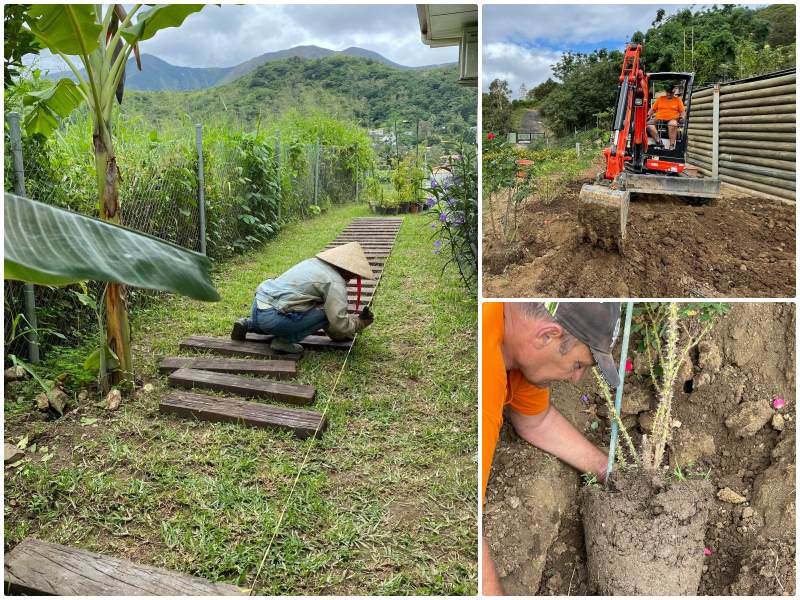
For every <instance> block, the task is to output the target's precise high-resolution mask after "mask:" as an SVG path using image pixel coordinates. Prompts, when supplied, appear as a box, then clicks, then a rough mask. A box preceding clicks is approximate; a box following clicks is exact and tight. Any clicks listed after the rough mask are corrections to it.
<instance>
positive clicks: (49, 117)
mask: <svg viewBox="0 0 800 600" xmlns="http://www.w3.org/2000/svg"><path fill="white" fill-rule="evenodd" d="M22 102H23V104H24V105H25V106H32V107H33V108H32V109H31V111H30V113H28V116H27V117H26V118H25V130H26V131H27V132H28V134H29V135H33V134H35V133H41V134H42V135H44V136H45V137H47V136H49V135H50V134H51V133H52V132H53V130H54V129H55V128H56V127H58V119H56V117H57V116H58V117H61V118H62V119H63V118H65V117H68V116H69V115H70V114H72V111H73V110H75V109H76V108H78V107H79V106H80V105H81V104H82V103H83V96H82V95H81V92H80V88H79V87H78V86H77V85H76V83H75V82H74V81H72V80H71V79H68V78H64V79H59V80H58V82H56V84H55V85H53V86H51V87H49V88H46V89H44V90H41V91H38V92H30V93H28V94H25V96H24V98H23V99H22ZM38 113H41V114H38Z"/></svg>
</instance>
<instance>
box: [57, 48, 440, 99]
mask: <svg viewBox="0 0 800 600" xmlns="http://www.w3.org/2000/svg"><path fill="white" fill-rule="evenodd" d="M328 56H353V57H359V58H366V59H370V60H374V61H375V62H377V63H380V64H383V65H386V66H389V67H393V68H395V69H409V70H412V69H416V70H420V69H423V70H424V69H429V68H436V67H438V66H450V65H426V66H423V67H407V66H405V65H400V64H398V63H396V62H393V61H391V60H389V59H388V58H386V57H385V56H383V55H381V54H378V53H377V52H373V51H372V50H366V49H364V48H357V47H355V46H353V47H350V48H346V49H344V50H329V49H328V48H321V47H319V46H295V47H293V48H287V49H285V50H278V51H276V52H266V53H264V54H260V55H259V56H255V57H253V58H251V59H249V60H246V61H244V62H242V63H239V64H238V65H234V66H232V67H180V66H177V65H173V64H170V63H168V62H167V61H165V60H162V59H161V58H158V57H157V56H153V55H152V54H143V55H142V70H141V71H139V70H138V69H137V68H136V61H135V59H133V58H131V59H129V60H128V62H127V63H126V66H125V69H126V79H125V88H126V89H128V90H149V91H157V90H159V91H160V90H174V91H186V90H199V89H205V88H209V87H213V86H215V85H221V84H224V83H230V82H232V81H235V80H237V79H239V78H240V77H243V76H245V75H247V74H248V73H251V72H252V71H254V70H255V69H257V68H258V67H260V66H262V65H264V64H267V63H270V62H275V61H280V60H285V59H287V58H303V59H317V58H326V57H328ZM48 77H49V78H50V79H61V78H62V77H69V78H71V79H74V76H73V75H72V73H71V72H70V71H59V72H54V73H50V74H49V76H48Z"/></svg>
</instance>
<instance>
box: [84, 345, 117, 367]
mask: <svg viewBox="0 0 800 600" xmlns="http://www.w3.org/2000/svg"><path fill="white" fill-rule="evenodd" d="M83 368H84V369H86V370H87V371H93V372H94V371H99V370H100V348H96V349H95V350H94V352H92V353H91V354H90V355H89V356H87V357H86V360H85V361H83ZM106 368H107V369H108V370H109V371H114V370H115V369H118V368H119V359H118V358H117V356H116V354H114V353H113V352H112V351H111V348H109V347H108V346H106Z"/></svg>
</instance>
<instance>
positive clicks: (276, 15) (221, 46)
mask: <svg viewBox="0 0 800 600" xmlns="http://www.w3.org/2000/svg"><path fill="white" fill-rule="evenodd" d="M304 45H315V46H320V47H323V48H329V49H331V50H344V49H345V48H348V47H350V46H359V47H361V48H366V49H367V50H372V51H374V52H378V53H379V54H382V55H383V56H385V57H386V58H388V59H389V60H392V61H394V62H396V63H399V64H402V65H407V66H422V65H429V64H437V63H446V62H455V61H457V60H458V48H457V47H448V48H430V47H428V46H426V45H425V44H423V43H422V41H421V39H420V33H419V21H418V20H417V11H416V8H415V5H413V4H403V5H397V4H375V5H367V4H362V5H352V4H351V5H346V4H343V5H301V4H290V5H263V4H262V5H257V4H245V5H232V4H226V5H223V6H216V5H207V6H206V7H205V8H204V9H203V10H202V11H200V12H199V13H195V14H193V15H190V16H189V17H187V19H186V21H185V22H184V24H183V26H181V27H180V28H178V29H164V30H162V31H160V32H158V33H157V34H156V35H155V36H154V37H153V38H152V39H150V40H147V41H145V42H142V44H141V51H142V52H144V53H147V54H153V55H155V56H158V57H159V58H161V59H163V60H165V61H167V62H169V63H171V64H174V65H179V66H187V67H227V66H232V65H236V64H239V63H241V62H243V61H246V60H248V59H251V58H253V57H255V56H258V55H260V54H264V53H265V52H274V51H276V50H284V49H286V48H291V47H293V46H304ZM40 65H41V66H42V67H44V68H50V69H53V70H61V69H62V68H64V67H63V63H62V62H61V61H60V59H58V58H55V57H53V56H52V55H50V54H49V53H47V52H43V53H42V58H41V59H40Z"/></svg>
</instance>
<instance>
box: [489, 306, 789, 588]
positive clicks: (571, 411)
mask: <svg viewBox="0 0 800 600" xmlns="http://www.w3.org/2000/svg"><path fill="white" fill-rule="evenodd" d="M795 318H796V317H795V309H794V306H793V305H791V304H781V303H734V304H733V306H732V309H731V312H730V313H729V314H728V315H727V316H726V317H724V318H723V319H722V320H721V321H720V323H719V324H718V325H717V326H716V328H715V329H714V331H712V333H711V334H710V335H709V337H708V338H707V339H706V340H705V341H704V342H702V343H701V345H700V347H699V348H698V349H697V351H696V352H694V353H692V357H691V358H692V363H691V365H690V368H686V369H684V371H683V372H682V374H681V376H680V378H679V383H678V389H677V390H676V395H675V399H674V401H673V402H674V404H673V421H672V426H673V430H672V431H673V433H672V439H671V440H670V442H669V445H668V458H669V464H670V468H671V469H674V467H675V466H676V465H680V466H681V467H682V468H683V469H684V470H686V468H687V465H688V464H689V463H691V464H692V465H693V466H692V467H690V468H691V470H692V471H693V472H694V473H696V474H698V475H700V474H704V473H709V475H708V479H709V481H710V482H711V483H712V484H713V486H714V490H713V491H714V496H713V502H712V506H711V508H710V513H709V521H708V525H707V527H706V530H705V536H704V544H705V548H707V549H708V551H710V553H711V554H710V556H706V557H704V559H703V567H702V576H701V578H700V585H699V588H698V592H697V593H698V594H700V595H787V596H791V595H794V593H795V575H796V568H795V550H796V545H795V461H796V459H795V418H796V417H795V415H796V407H795V388H796V382H795V376H794V374H795V338H794V331H795ZM632 346H633V347H635V339H634V340H632ZM643 363H644V361H643V360H642V357H640V356H638V355H636V353H634V354H633V367H634V371H633V372H632V373H630V374H629V375H628V377H627V378H626V381H625V398H624V400H623V410H622V412H623V421H624V422H625V423H626V425H627V427H628V430H629V431H630V433H631V435H632V437H633V439H634V442H635V443H636V444H637V445H638V444H639V441H640V440H641V435H642V433H643V432H645V431H647V428H648V426H649V425H650V423H651V419H652V414H653V409H654V408H655V401H656V399H655V396H654V394H653V392H652V385H651V384H650V383H649V376H648V375H647V373H646V371H645V367H644V364H643ZM583 394H586V396H587V400H588V401H584V400H582V399H581V397H582V395H583ZM776 397H781V398H784V399H785V401H786V405H785V407H784V408H782V409H780V410H776V409H774V408H773V407H772V401H773V400H774V398H776ZM551 399H552V403H553V405H554V406H556V407H557V408H558V409H559V411H560V412H561V413H562V414H563V415H564V416H565V417H566V418H567V419H569V420H570V421H571V422H572V423H573V424H574V425H575V426H576V427H577V428H578V429H579V430H580V431H582V432H583V433H584V435H586V437H587V438H588V439H589V440H591V441H592V442H593V443H595V444H597V445H598V446H601V447H603V448H606V449H607V448H608V440H609V431H610V425H609V421H608V419H607V415H606V412H605V410H604V407H603V406H602V404H603V403H602V400H601V399H600V396H599V393H598V390H597V389H596V387H595V385H594V383H593V382H590V381H589V378H587V379H586V380H585V381H584V382H582V383H581V384H580V385H579V386H574V385H572V384H568V383H558V384H555V385H554V386H553V387H552V390H551ZM592 423H596V424H597V425H596V426H595V429H594V430H593V429H592ZM709 470H710V471H709ZM582 486H583V483H582V482H581V479H580V476H579V474H578V473H577V472H576V471H575V470H574V469H572V468H570V467H568V466H566V465H565V464H563V463H562V462H560V461H559V460H557V459H555V458H554V457H552V456H550V455H548V454H546V453H544V452H542V451H540V450H538V449H537V448H534V447H533V446H531V445H530V444H528V443H527V442H525V441H524V440H522V439H520V438H519V437H518V436H517V435H516V433H514V431H513V429H512V428H511V427H510V426H509V425H505V426H504V427H503V430H502V432H501V438H500V442H499V443H498V447H497V451H496V452H495V459H494V463H493V465H492V472H491V478H490V481H489V486H488V488H487V492H486V504H485V512H484V521H483V532H484V537H485V538H486V539H487V541H488V543H489V546H490V549H491V552H492V556H493V557H494V559H495V562H496V564H497V568H498V572H499V574H500V577H501V581H502V583H503V585H504V587H505V590H506V593H508V594H514V595H522V594H528V595H591V594H592V593H593V592H592V590H591V589H590V585H589V582H588V577H587V559H586V550H585V541H584V527H583V521H582V519H583V517H582V515H581V512H580V508H579V504H580V493H581V489H582ZM730 492H733V494H731V493H730ZM719 495H722V496H723V498H724V500H723V499H721V498H720V497H719ZM731 500H734V501H736V503H734V502H731Z"/></svg>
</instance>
